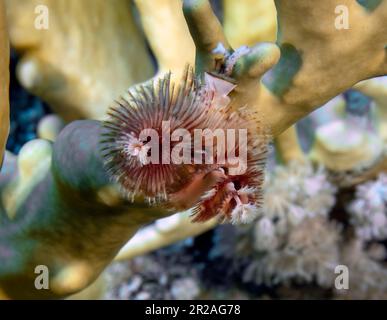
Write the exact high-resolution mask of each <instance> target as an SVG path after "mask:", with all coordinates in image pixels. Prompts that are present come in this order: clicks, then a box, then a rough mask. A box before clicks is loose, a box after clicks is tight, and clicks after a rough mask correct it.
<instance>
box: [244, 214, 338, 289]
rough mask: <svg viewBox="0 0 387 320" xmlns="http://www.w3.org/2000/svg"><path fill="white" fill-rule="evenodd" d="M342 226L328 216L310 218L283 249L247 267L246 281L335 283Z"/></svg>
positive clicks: (290, 235) (265, 282) (328, 284)
mask: <svg viewBox="0 0 387 320" xmlns="http://www.w3.org/2000/svg"><path fill="white" fill-rule="evenodd" d="M339 238H340V237H339V228H338V226H337V225H335V224H333V223H331V222H329V221H328V220H327V219H325V218H324V217H315V218H307V219H305V220H304V221H303V222H302V223H300V224H299V225H298V226H296V227H295V228H294V229H293V230H292V231H291V232H290V234H289V236H288V238H287V242H286V244H285V245H284V246H282V247H281V248H278V249H277V250H272V251H269V252H267V253H266V254H265V255H264V256H263V257H261V259H256V260H255V261H254V262H253V263H252V264H250V266H249V267H248V268H247V269H246V272H245V274H244V280H245V281H254V282H256V283H259V284H260V283H264V284H267V285H273V284H287V283H290V282H291V281H295V282H297V283H311V282H313V281H315V282H316V283H317V284H318V285H319V286H321V287H331V286H332V285H333V281H334V277H335V273H334V269H335V267H336V266H337V265H338V261H339V248H338V242H339Z"/></svg>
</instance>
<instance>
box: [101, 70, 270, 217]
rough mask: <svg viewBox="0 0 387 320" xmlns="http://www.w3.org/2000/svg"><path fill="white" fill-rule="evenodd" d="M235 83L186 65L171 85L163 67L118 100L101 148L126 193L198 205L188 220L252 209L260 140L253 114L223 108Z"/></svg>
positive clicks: (183, 205) (238, 214) (176, 206)
mask: <svg viewBox="0 0 387 320" xmlns="http://www.w3.org/2000/svg"><path fill="white" fill-rule="evenodd" d="M234 88H235V85H234V84H232V83H230V82H227V81H226V80H224V79H220V78H217V77H214V76H212V75H210V74H207V73H206V74H205V75H204V81H201V80H200V79H199V78H197V77H195V76H194V75H193V72H192V70H191V69H189V68H188V69H187V71H186V72H185V74H184V77H183V79H182V81H181V83H180V84H179V85H178V86H177V87H175V85H174V84H173V83H172V82H171V74H170V73H168V74H167V75H166V76H164V77H163V78H161V79H160V80H158V81H154V82H151V83H150V84H147V85H141V86H139V87H138V88H137V89H135V90H134V91H130V92H129V98H121V99H120V100H119V101H117V102H116V105H115V106H113V107H112V108H111V109H110V111H109V119H107V120H106V121H105V122H104V125H103V127H104V130H103V133H102V139H101V150H102V154H103V156H104V159H105V165H106V168H107V169H108V171H109V172H110V174H111V176H112V177H114V179H115V180H116V181H117V182H118V183H119V184H120V185H121V187H122V189H123V191H124V192H125V193H126V194H127V196H128V197H129V198H131V199H134V198H136V197H138V196H143V197H145V198H146V199H147V200H148V201H149V202H150V203H163V204H165V205H167V206H168V207H170V208H173V209H185V208H187V209H188V208H190V207H193V206H195V205H196V207H195V209H194V211H193V212H194V215H195V217H194V221H205V220H208V219H209V218H212V217H214V216H216V215H221V216H223V217H224V218H227V219H228V220H231V221H233V222H240V221H244V222H247V221H249V220H250V219H249V218H247V216H250V217H253V216H255V213H254V212H255V211H257V210H258V206H259V202H260V201H259V200H260V193H261V184H262V176H263V160H264V155H265V150H264V146H265V145H266V140H265V139H264V135H260V134H259V131H258V129H257V128H256V127H257V126H259V123H258V122H257V121H256V115H255V114H254V113H252V114H250V115H247V114H244V113H246V112H245V111H238V112H232V111H231V109H230V108H229V107H228V104H229V102H230V98H229V97H228V94H229V93H230V92H231V91H232V90H233V89H234ZM249 117H250V119H249ZM247 119H249V120H247ZM203 194H205V196H204V197H202V196H203Z"/></svg>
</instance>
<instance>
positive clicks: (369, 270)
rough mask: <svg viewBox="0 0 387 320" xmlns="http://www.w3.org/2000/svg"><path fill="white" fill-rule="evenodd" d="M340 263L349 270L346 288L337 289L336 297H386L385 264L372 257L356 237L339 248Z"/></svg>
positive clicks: (386, 267) (386, 274)
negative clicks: (347, 286) (340, 254)
mask: <svg viewBox="0 0 387 320" xmlns="http://www.w3.org/2000/svg"><path fill="white" fill-rule="evenodd" d="M341 253H342V256H341V263H342V264H344V265H346V266H347V267H348V270H349V283H348V285H349V288H348V290H337V291H336V293H337V297H338V298H346V299H387V266H386V265H385V263H384V264H383V263H381V262H380V261H378V260H375V259H373V258H372V257H371V256H372V255H371V254H370V252H367V251H366V250H365V248H364V243H363V242H362V241H361V240H360V239H358V240H353V241H351V242H349V243H346V244H345V246H344V247H343V248H342V250H341Z"/></svg>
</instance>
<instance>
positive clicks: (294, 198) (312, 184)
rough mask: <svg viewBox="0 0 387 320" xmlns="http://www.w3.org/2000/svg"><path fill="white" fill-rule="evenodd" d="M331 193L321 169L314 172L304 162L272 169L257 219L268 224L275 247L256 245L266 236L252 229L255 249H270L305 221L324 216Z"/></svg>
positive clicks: (330, 185) (332, 190) (329, 205)
mask: <svg viewBox="0 0 387 320" xmlns="http://www.w3.org/2000/svg"><path fill="white" fill-rule="evenodd" d="M335 193H336V187H335V186H334V185H333V184H331V183H330V182H329V181H328V178H327V174H326V172H325V170H324V169H323V168H322V167H319V168H317V169H315V168H314V167H313V165H312V164H311V163H308V162H307V163H298V162H293V163H290V164H289V165H288V166H286V167H285V166H278V167H276V168H275V169H274V170H273V172H271V173H268V174H267V180H266V182H265V195H264V205H263V213H262V214H261V216H262V218H261V219H270V220H271V221H272V225H273V229H274V235H273V236H272V242H273V243H274V244H275V245H274V244H268V242H267V241H264V242H263V243H262V244H259V242H260V241H262V239H265V237H266V236H265V235H261V234H260V232H261V230H263V229H262V228H255V229H254V235H255V242H258V243H257V244H255V247H256V248H260V250H263V251H264V250H272V249H273V247H274V246H276V245H278V244H281V243H284V241H285V239H286V236H287V234H288V233H289V232H291V230H292V229H293V228H294V227H296V226H297V225H299V224H300V223H302V221H304V220H305V219H306V218H314V217H318V216H320V217H326V216H327V215H328V213H329V211H330V210H331V208H332V207H333V205H334V203H335ZM257 224H258V225H259V224H260V220H258V222H257ZM264 225H267V222H265V223H264ZM265 247H266V249H265Z"/></svg>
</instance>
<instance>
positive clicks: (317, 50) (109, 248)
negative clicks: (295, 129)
mask: <svg viewBox="0 0 387 320" xmlns="http://www.w3.org/2000/svg"><path fill="white" fill-rule="evenodd" d="M342 2H343V1H333V0H330V1H324V2H319V3H313V10H312V8H311V6H312V4H308V3H307V2H305V1H292V2H285V1H276V6H277V10H278V13H279V21H280V29H281V31H280V34H281V37H280V39H278V44H279V46H280V50H279V49H278V48H277V46H276V45H274V44H269V43H263V44H258V45H256V46H254V47H252V48H251V49H250V51H249V52H248V53H247V54H245V55H242V56H241V57H240V58H239V59H237V60H236V61H235V64H234V67H233V69H232V77H233V78H234V79H235V82H236V84H237V87H236V89H235V90H234V92H233V93H232V95H231V98H232V102H231V103H232V106H233V108H235V109H237V108H238V107H240V106H244V105H247V106H248V107H249V108H254V109H257V110H258V111H259V113H260V114H262V119H261V123H263V124H264V125H265V126H268V127H269V128H270V129H271V132H272V134H273V135H274V136H276V135H278V134H279V133H281V132H283V131H284V130H286V129H287V128H288V127H289V126H290V125H292V124H293V123H295V122H296V121H298V120H299V119H300V118H302V117H303V116H305V115H307V114H308V113H309V112H311V111H312V110H314V109H315V108H317V107H318V106H319V105H321V104H322V103H324V102H325V101H327V100H329V99H331V98H332V97H334V96H335V95H337V94H338V93H340V92H341V91H343V90H345V89H347V88H349V87H351V86H352V85H354V84H355V83H357V82H358V81H360V80H363V79H366V78H369V77H372V76H376V75H380V74H385V73H386V71H387V70H386V69H387V68H386V67H387V66H386V61H385V49H384V48H385V43H386V33H385V30H383V28H382V27H383V26H384V24H383V23H382V22H383V21H385V18H386V11H387V10H386V7H387V4H386V1H383V2H381V4H380V5H379V6H378V7H377V8H375V9H374V10H373V11H370V10H365V8H364V7H363V6H361V5H359V4H357V3H355V2H351V1H344V2H345V4H347V5H348V7H349V8H350V12H351V14H354V17H355V18H356V19H354V22H353V23H354V26H353V28H352V29H350V30H347V31H345V32H346V33H345V34H340V33H338V32H337V30H335V29H334V16H335V15H334V8H335V6H336V5H338V4H339V3H340V4H341V3H342ZM184 12H185V16H186V20H187V23H188V27H189V30H190V32H191V34H192V38H193V40H194V42H195V47H196V62H197V63H196V69H197V73H198V74H201V73H202V72H203V71H213V70H214V68H215V65H216V61H217V60H219V59H220V60H221V59H224V58H225V56H226V55H229V54H231V52H232V49H231V48H230V46H229V44H228V42H227V40H226V38H225V36H224V34H223V31H222V28H221V25H220V23H219V22H218V21H217V19H216V17H215V15H214V14H213V12H212V10H211V7H210V6H209V4H208V2H207V1H203V0H197V1H185V2H184ZM300 15H301V17H300ZM297 17H298V18H297ZM305 17H306V19H305ZM293 19H294V20H293ZM330 20H332V25H330V24H329V23H326V22H327V21H330ZM365 23H366V24H367V25H369V26H370V27H369V28H367V29H366V30H364V29H361V30H360V28H361V26H362V25H364V24H365ZM322 26H325V27H326V28H327V29H324V28H323V27H322ZM305 30H308V33H306V32H305ZM187 36H189V35H187ZM344 40H345V43H346V50H341V49H342V48H340V45H339V44H338V43H340V42H342V41H344ZM219 43H220V44H221V45H222V47H223V48H225V49H226V51H223V52H221V53H219V51H214V49H215V48H217V47H218V45H219ZM280 52H281V53H282V55H281V59H280V61H279V63H278V64H277V66H276V67H275V68H274V69H273V72H272V74H271V77H270V78H269V80H268V81H267V82H266V86H267V87H263V86H261V85H260V83H259V80H260V79H261V77H262V75H263V74H264V73H265V72H266V71H267V70H268V69H270V68H271V67H272V66H273V65H274V64H276V63H277V61H278V59H279V56H280ZM337 74H346V75H347V76H346V77H345V78H344V77H343V78H340V77H337ZM99 133H100V123H99V122H97V121H90V120H88V121H77V122H74V123H72V124H70V125H69V126H68V127H67V128H65V129H64V131H63V132H62V133H61V135H60V136H59V137H58V139H57V141H56V142H55V143H54V145H53V147H52V150H51V145H50V144H48V143H46V142H43V141H37V142H34V143H35V144H40V148H41V149H42V150H45V152H46V155H45V156H46V158H47V159H48V161H47V162H46V167H43V168H40V170H41V172H39V179H38V181H36V180H35V181H32V180H34V179H30V180H29V181H30V182H31V183H30V185H28V183H26V184H25V187H23V188H21V190H19V192H20V195H21V197H20V198H19V199H18V200H17V201H15V203H13V204H12V203H11V204H8V205H7V206H6V209H7V208H13V209H12V210H13V212H9V211H8V210H9V209H7V216H8V220H6V221H5V222H3V223H2V226H1V227H0V228H1V229H0V240H1V241H0V243H1V245H2V247H1V250H0V252H1V254H2V255H3V257H4V258H5V259H4V260H3V259H2V261H6V263H4V264H3V265H2V266H1V269H0V286H1V287H2V290H3V291H4V292H5V293H6V294H8V295H9V296H10V297H16V298H17V297H28V298H30V297H39V296H40V297H62V296H66V295H68V294H71V293H73V292H76V291H78V290H80V289H82V288H84V287H86V286H87V285H88V284H89V283H91V282H92V281H93V280H94V279H95V278H96V277H97V276H98V274H99V273H100V272H101V271H102V270H103V269H104V268H105V267H106V265H108V264H109V263H110V261H111V260H112V259H113V258H114V255H115V254H116V253H117V252H118V250H119V249H120V248H121V247H122V246H123V245H124V244H125V242H126V241H127V240H128V239H129V238H130V237H131V236H132V235H133V234H134V232H135V231H136V230H137V229H138V228H139V227H140V226H141V225H143V224H145V223H148V222H150V221H152V220H153V219H156V218H159V217H162V216H164V215H166V212H163V211H162V210H161V209H160V208H148V207H147V205H145V204H144V203H143V202H141V201H138V202H135V203H134V204H129V203H127V202H125V201H124V200H123V199H121V198H120V197H119V196H118V193H117V192H116V190H115V187H114V186H111V185H110V184H109V177H108V176H107V175H106V172H105V171H104V169H103V166H102V162H101V158H100V155H99V153H98V152H97V149H98V148H97V141H98V140H97V138H98V135H99ZM31 147H33V146H31V145H26V146H25V147H24V150H22V152H21V154H20V156H19V160H18V162H19V163H18V164H17V165H18V166H19V168H18V172H19V174H18V175H16V176H14V177H13V179H12V178H10V176H9V175H6V174H5V175H4V176H2V178H1V179H2V180H1V182H0V189H1V192H2V195H4V194H5V193H6V192H7V190H6V189H7V187H9V185H10V183H15V184H17V183H18V181H17V179H25V176H26V175H27V176H28V174H30V175H31V174H35V173H34V169H33V168H29V169H30V170H27V169H28V168H25V167H24V168H23V164H25V163H24V162H23V160H25V157H23V156H25V154H24V152H31ZM51 155H52V157H51ZM14 161H15V160H13V161H12V159H10V161H8V162H6V166H5V167H6V169H9V170H12V168H15V166H16V163H14ZM21 173H24V176H23V175H21ZM11 180H12V181H11ZM24 181H25V180H24ZM11 217H13V218H11ZM40 264H44V265H47V266H48V267H49V268H50V270H52V272H51V274H50V275H51V281H50V283H51V284H52V286H51V290H50V291H43V292H42V291H37V290H35V289H34V287H33V280H34V273H33V270H34V268H35V266H36V265H40ZM17 288H23V290H21V291H18V290H17Z"/></svg>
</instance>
